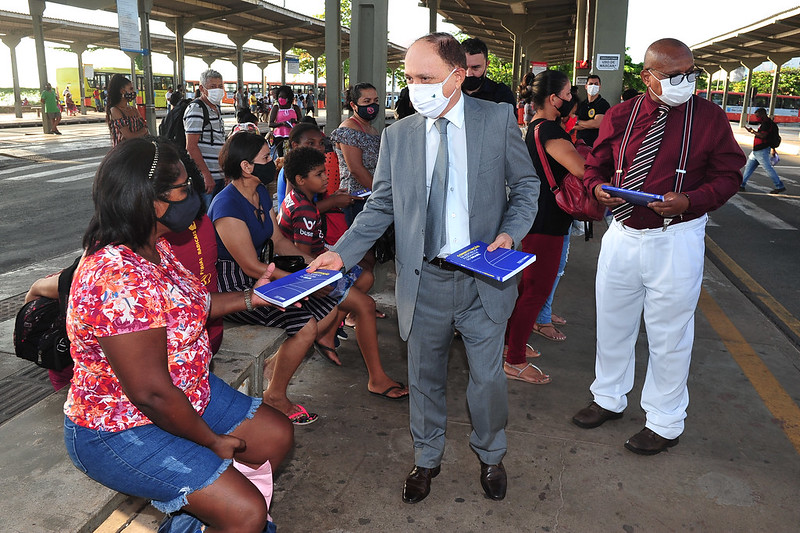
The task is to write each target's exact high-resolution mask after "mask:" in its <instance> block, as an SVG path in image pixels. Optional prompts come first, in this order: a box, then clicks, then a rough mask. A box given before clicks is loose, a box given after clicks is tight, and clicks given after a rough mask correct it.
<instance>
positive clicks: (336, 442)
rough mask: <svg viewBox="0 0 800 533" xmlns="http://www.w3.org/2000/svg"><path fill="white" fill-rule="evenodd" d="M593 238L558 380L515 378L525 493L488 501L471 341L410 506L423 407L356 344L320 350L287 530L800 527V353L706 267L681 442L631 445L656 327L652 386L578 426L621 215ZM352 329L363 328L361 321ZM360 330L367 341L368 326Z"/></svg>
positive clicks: (515, 434) (139, 521)
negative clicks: (392, 393) (601, 282)
mask: <svg viewBox="0 0 800 533" xmlns="http://www.w3.org/2000/svg"><path fill="white" fill-rule="evenodd" d="M598 226H599V227H598V228H597V229H596V230H595V231H596V235H597V237H596V238H595V239H594V240H592V241H590V242H588V243H587V242H583V241H582V240H581V239H575V241H574V244H573V245H572V249H571V253H570V260H569V264H568V265H567V271H566V274H565V276H564V278H563V279H562V281H561V284H560V285H559V288H558V292H557V294H556V300H555V306H554V307H555V309H556V311H557V312H558V313H559V314H561V315H562V316H564V317H566V318H567V320H568V322H569V323H568V325H566V326H564V327H563V328H562V331H563V332H564V333H565V334H566V335H567V337H568V338H567V340H566V341H565V342H562V343H555V342H551V341H548V340H545V339H543V338H542V337H539V336H536V335H533V336H532V338H531V342H532V344H533V345H534V346H535V347H536V348H538V349H540V350H541V351H542V356H541V357H540V358H538V359H537V360H536V361H535V363H536V364H537V365H539V366H541V368H542V369H543V370H544V371H545V372H547V373H549V374H550V375H551V376H552V378H553V381H552V383H550V384H548V385H544V386H535V385H529V384H525V383H521V382H516V381H515V382H510V383H509V405H510V417H509V421H508V426H507V432H508V440H509V452H508V455H507V456H506V458H505V459H504V464H505V466H506V469H507V471H508V475H509V488H508V496H507V498H506V499H505V500H504V501H501V502H494V501H490V500H488V499H486V498H484V496H483V492H482V490H481V487H480V484H479V481H478V473H479V467H478V461H477V458H476V456H475V455H474V453H473V452H472V451H471V450H470V448H469V445H468V437H469V432H470V422H469V415H468V412H467V409H466V400H465V389H466V383H467V379H468V373H467V367H466V358H465V354H464V350H463V345H462V344H461V343H460V342H459V341H455V342H454V343H453V348H452V352H451V359H450V363H449V380H448V412H449V423H448V428H447V450H446V453H445V456H444V461H443V463H442V472H441V474H440V475H439V476H438V477H437V478H436V479H434V480H433V483H432V490H431V494H430V496H429V497H428V498H427V499H425V500H424V501H423V502H421V503H418V504H416V505H407V504H404V503H403V502H402V500H401V497H400V496H401V490H402V484H403V480H404V479H405V476H406V475H407V473H408V472H409V470H410V469H411V468H412V466H413V461H414V459H413V450H412V443H411V438H410V435H409V432H408V405H407V403H406V402H390V401H387V400H383V399H380V398H376V397H375V396H372V395H370V394H368V393H367V390H366V380H367V374H366V370H365V368H364V364H363V362H362V360H361V357H360V355H359V352H358V350H357V348H356V345H355V342H354V340H351V339H349V340H347V341H344V343H343V345H342V347H341V348H340V349H339V352H340V357H341V359H342V361H343V362H344V366H343V367H341V368H336V367H333V366H331V365H330V364H328V363H327V362H325V361H324V360H322V359H321V358H320V357H319V356H317V355H314V356H312V357H310V358H309V359H307V360H306V361H305V362H304V363H303V365H302V366H301V367H300V369H299V370H298V372H297V374H296V375H295V377H294V379H293V381H292V384H291V385H290V388H289V394H290V397H292V398H293V399H294V400H295V401H298V402H300V403H302V404H304V405H305V406H306V407H307V408H308V409H310V410H313V411H315V412H317V413H319V415H320V419H319V420H318V421H317V422H316V423H314V424H313V425H311V426H307V427H298V428H297V430H296V433H295V435H296V447H295V450H294V452H293V454H292V455H291V457H290V458H289V460H288V461H287V463H286V464H285V465H284V466H283V468H282V469H281V470H280V471H279V474H278V477H277V479H276V492H275V496H274V500H273V506H272V515H273V517H274V519H275V522H276V523H277V524H278V526H279V531H281V532H282V533H293V532H337V533H338V532H362V531H363V532H373V531H381V532H405V531H412V530H414V531H442V532H459V533H461V532H470V531H496V532H509V533H510V532H520V531H525V532H527V531H531V532H532V531H549V532H558V531H562V532H606V531H625V532H628V533H630V532H640V531H644V532H646V531H656V532H665V531H695V532H740V531H741V532H750V531H775V532H789V531H797V528H798V525H800V508H798V505H797V501H796V494H797V490H798V488H800V456H799V455H798V454H799V453H800V409H798V402H800V354H799V353H798V351H797V349H796V348H795V347H794V346H793V345H792V344H791V343H790V342H788V341H787V340H786V338H785V337H784V336H783V335H781V334H780V333H779V332H778V331H777V330H776V328H775V327H774V326H773V325H772V324H771V323H770V322H769V321H768V320H767V319H766V318H765V317H764V316H763V315H762V314H761V313H760V312H759V311H758V310H757V309H756V308H755V307H754V306H753V305H752V304H751V303H750V302H749V301H748V300H747V299H746V298H745V297H744V296H743V295H742V294H741V293H739V291H737V290H736V289H734V288H733V287H732V285H731V283H730V282H729V281H728V280H727V279H726V278H725V277H724V276H722V274H721V273H720V272H719V271H718V270H717V269H716V268H715V267H714V266H713V264H711V263H710V262H709V261H706V273H705V279H704V290H703V296H702V298H701V303H700V306H699V308H698V313H697V325H696V328H697V329H696V341H695V346H694V360H693V363H692V370H691V375H690V378H689V391H690V394H691V403H690V406H689V411H688V418H687V420H686V431H685V433H684V434H683V435H681V441H680V444H679V445H678V446H676V447H674V448H671V449H670V450H669V451H668V452H665V453H662V454H659V455H656V456H653V457H643V456H638V455H635V454H632V453H630V452H629V451H627V450H625V449H624V448H623V443H624V442H625V440H626V439H627V438H629V437H630V436H632V435H633V434H634V433H636V432H638V431H639V430H640V429H641V428H642V427H643V425H644V413H643V411H642V410H641V408H640V407H639V396H640V391H641V385H642V382H643V379H644V372H645V368H646V357H647V356H646V338H645V334H644V330H643V331H642V334H641V337H640V342H639V345H638V349H637V367H636V375H637V378H636V384H635V386H634V389H633V392H632V393H631V394H630V396H629V407H628V409H627V410H626V412H625V416H624V417H623V418H622V419H621V420H616V421H610V422H608V423H606V424H605V425H604V426H602V427H600V428H596V429H592V430H584V429H580V428H577V427H576V426H574V425H573V424H572V423H571V422H570V419H571V417H572V415H573V414H574V413H575V412H576V411H577V410H578V409H580V408H582V407H584V406H585V405H586V404H588V402H589V401H590V400H591V396H590V393H589V391H588V387H589V385H590V384H591V381H592V379H593V375H594V336H595V333H594V331H595V326H594V316H595V313H594V291H593V283H594V272H595V263H596V257H597V253H598V251H599V246H600V238H601V236H602V233H603V231H604V227H603V226H604V225H603V224H598ZM392 278H393V275H391V274H390V275H389V280H388V283H386V284H384V285H383V288H382V289H381V290H379V291H378V292H377V293H376V294H375V298H376V301H377V302H378V306H379V308H380V309H382V310H384V311H386V312H387V313H388V314H389V318H388V319H387V320H380V321H378V322H379V324H378V326H379V339H380V345H381V350H382V358H383V361H384V365H385V367H386V369H387V372H388V373H389V374H390V375H391V376H393V377H395V378H396V379H403V378H404V375H405V372H406V361H407V360H406V353H405V345H404V343H403V342H402V341H401V340H400V338H399V336H398V333H397V324H396V321H395V320H396V314H395V312H394V298H393V294H392V289H391V287H392ZM349 331H350V332H351V333H352V330H349ZM351 338H352V335H351ZM139 507H141V505H139V506H138V507H137V506H136V505H135V504H133V503H130V502H129V503H128V504H126V505H125V506H123V507H122V508H121V511H120V514H118V515H117V516H116V518H115V520H116V523H115V524H114V527H113V528H112V522H109V523H108V524H107V526H108V528H109V529H102V528H101V529H99V530H98V531H110V530H114V531H116V530H117V529H116V528H117V526H118V525H119V523H124V522H125V521H128V520H131V523H130V525H129V526H127V528H126V529H124V531H125V532H126V533H136V532H140V531H155V529H156V527H157V523H158V521H159V520H160V515H159V513H158V512H157V511H155V510H154V509H152V507H146V508H145V509H144V510H142V511H139Z"/></svg>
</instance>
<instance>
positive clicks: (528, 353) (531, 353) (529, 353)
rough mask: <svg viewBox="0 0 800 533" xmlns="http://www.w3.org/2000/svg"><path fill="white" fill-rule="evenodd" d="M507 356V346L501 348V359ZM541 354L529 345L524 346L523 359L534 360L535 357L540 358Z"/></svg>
mask: <svg viewBox="0 0 800 533" xmlns="http://www.w3.org/2000/svg"><path fill="white" fill-rule="evenodd" d="M506 355H508V344H506V345H505V346H503V357H505V356H506ZM541 355H542V352H540V351H539V350H537V349H536V348H534V347H533V346H531V345H530V344H526V345H525V359H535V358H537V357H541Z"/></svg>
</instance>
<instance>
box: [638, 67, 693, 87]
mask: <svg viewBox="0 0 800 533" xmlns="http://www.w3.org/2000/svg"><path fill="white" fill-rule="evenodd" d="M647 70H651V71H655V72H658V73H659V74H661V75H662V76H664V77H665V78H669V84H670V85H680V84H681V83H682V82H683V78H686V81H688V82H689V83H694V82H695V81H696V80H697V78H698V77H700V75H702V74H703V71H702V70H700V69H699V68H697V69H694V70H692V71H690V72H684V73H681V74H673V75H672V76H669V75H667V74H664V73H663V72H661V71H660V70H656V69H654V68H649V69H647ZM658 79H659V80H660V79H661V78H658Z"/></svg>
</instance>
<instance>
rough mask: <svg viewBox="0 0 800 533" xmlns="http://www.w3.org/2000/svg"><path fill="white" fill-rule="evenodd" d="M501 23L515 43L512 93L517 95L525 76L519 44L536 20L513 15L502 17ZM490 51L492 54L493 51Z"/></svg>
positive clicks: (512, 60)
mask: <svg viewBox="0 0 800 533" xmlns="http://www.w3.org/2000/svg"><path fill="white" fill-rule="evenodd" d="M500 22H501V23H502V24H503V28H505V30H506V31H507V32H508V33H510V34H511V37H512V39H513V43H514V44H513V53H512V57H511V65H512V67H511V91H512V92H514V93H516V90H517V87H518V86H519V82H520V80H521V79H522V76H523V75H524V74H523V69H522V67H521V61H520V59H521V58H520V56H521V55H522V54H521V47H518V46H517V44H518V43H521V42H522V40H523V39H524V38H525V33H526V31H527V29H528V28H530V27H531V26H532V25H533V24H534V20H532V17H530V16H529V15H512V16H502V17H500ZM489 51H490V52H491V50H489Z"/></svg>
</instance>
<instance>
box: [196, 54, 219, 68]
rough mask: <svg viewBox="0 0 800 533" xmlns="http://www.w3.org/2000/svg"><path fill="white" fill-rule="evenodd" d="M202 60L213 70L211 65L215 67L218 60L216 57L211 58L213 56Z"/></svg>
mask: <svg viewBox="0 0 800 533" xmlns="http://www.w3.org/2000/svg"><path fill="white" fill-rule="evenodd" d="M200 59H202V60H203V63H205V64H206V67H208V68H211V65H213V64H214V61H216V60H217V58H216V57H211V56H204V57H201V58H200Z"/></svg>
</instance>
